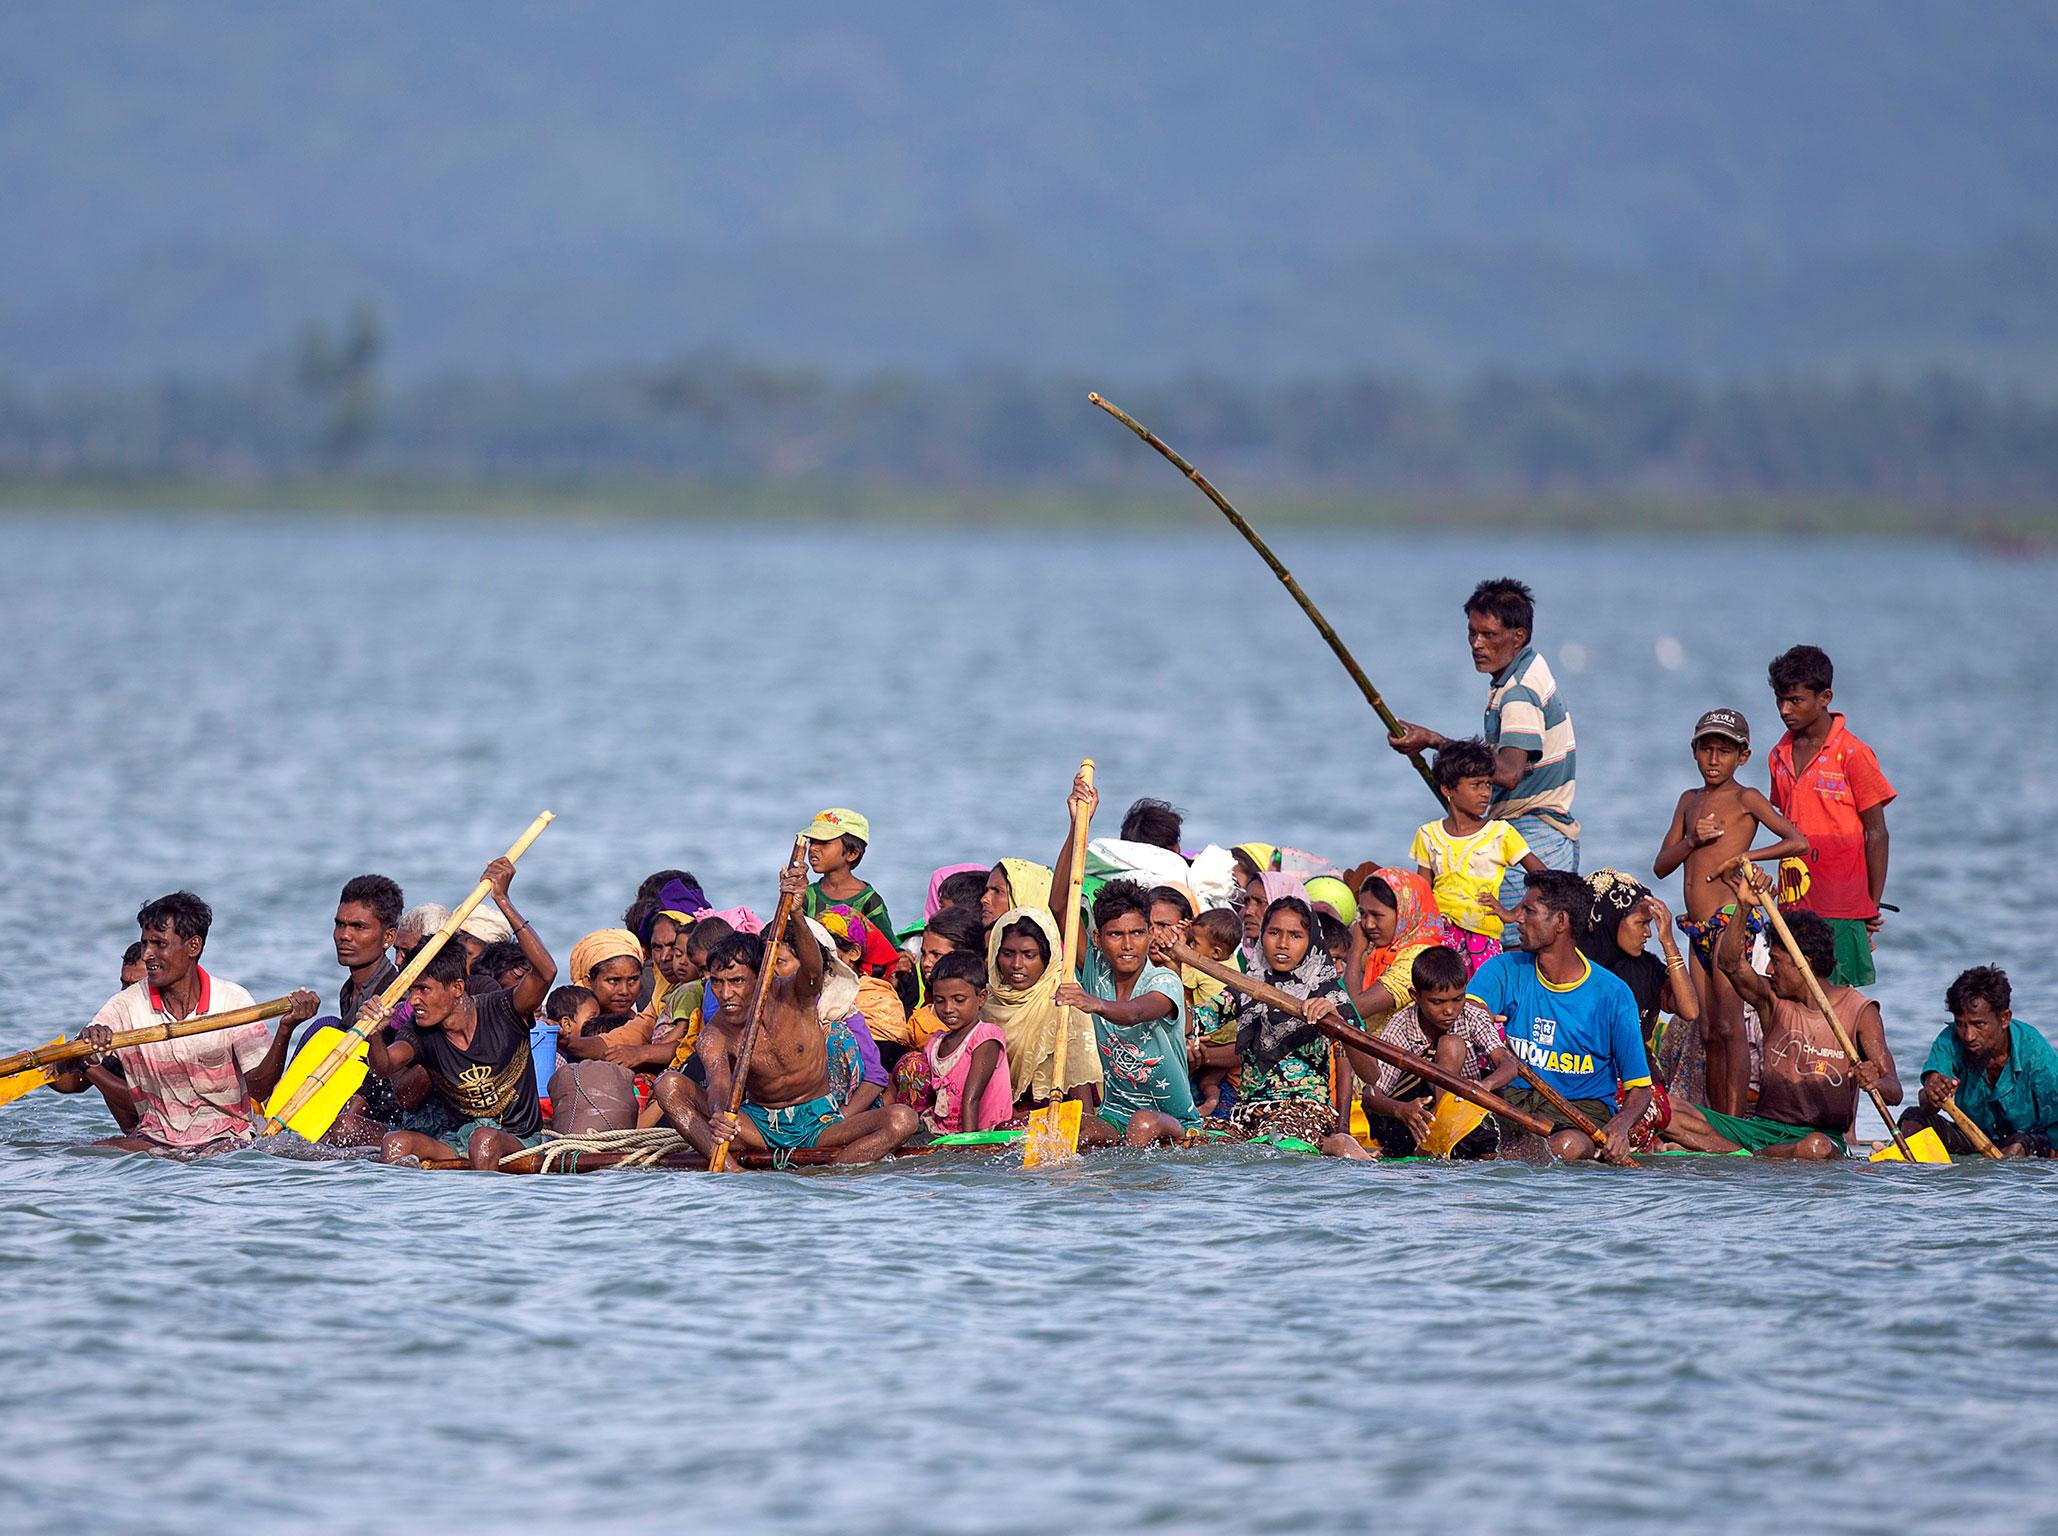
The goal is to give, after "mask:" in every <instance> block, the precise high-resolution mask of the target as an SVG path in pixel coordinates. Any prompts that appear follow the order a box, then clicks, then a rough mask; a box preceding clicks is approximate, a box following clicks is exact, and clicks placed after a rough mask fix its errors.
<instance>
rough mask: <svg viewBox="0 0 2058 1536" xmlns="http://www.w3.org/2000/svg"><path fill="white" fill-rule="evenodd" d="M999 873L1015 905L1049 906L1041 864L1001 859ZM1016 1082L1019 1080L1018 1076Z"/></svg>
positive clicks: (1047, 873)
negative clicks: (1004, 880) (1006, 883)
mask: <svg viewBox="0 0 2058 1536" xmlns="http://www.w3.org/2000/svg"><path fill="white" fill-rule="evenodd" d="M1000 869H1001V874H1002V875H1004V876H1005V877H1006V879H1007V882H1008V899H1009V900H1010V901H1012V902H1013V903H1014V904H1015V905H1016V906H1017V907H1026V908H1029V909H1031V910H1034V909H1035V908H1037V907H1045V908H1047V907H1049V906H1050V882H1051V872H1050V870H1049V869H1048V868H1046V867H1045V866H1044V865H1041V864H1034V863H1031V862H1030V861H1029V860H1028V859H1002V860H1001V861H1000ZM1015 1081H1016V1082H1018V1083H1019V1082H1020V1081H1021V1079H1020V1078H1019V1077H1018V1078H1016V1079H1015Z"/></svg>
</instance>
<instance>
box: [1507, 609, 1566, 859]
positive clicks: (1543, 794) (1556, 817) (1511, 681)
mask: <svg viewBox="0 0 2058 1536" xmlns="http://www.w3.org/2000/svg"><path fill="white" fill-rule="evenodd" d="M1486 740H1487V744H1488V745H1489V746H1491V747H1492V748H1493V749H1494V750H1495V751H1499V750H1500V749H1501V748H1503V747H1515V748H1517V749H1519V750H1520V751H1522V752H1524V753H1527V754H1528V757H1529V771H1528V772H1526V773H1524V774H1523V775H1522V782H1521V783H1519V784H1517V785H1516V786H1515V787H1514V788H1513V789H1496V790H1495V791H1494V797H1493V815H1494V816H1495V817H1496V818H1498V819H1499V820H1501V821H1513V820H1514V819H1515V818H1516V817H1517V816H1523V815H1531V814H1537V813H1541V814H1543V815H1545V816H1547V817H1548V818H1549V819H1550V820H1552V821H1553V822H1557V823H1561V824H1562V825H1563V828H1564V831H1565V835H1566V836H1568V837H1578V836H1579V823H1578V822H1577V821H1575V820H1573V818H1572V790H1573V775H1574V772H1575V770H1576V769H1577V767H1578V762H1579V753H1578V750H1577V748H1576V747H1575V746H1574V744H1573V740H1572V714H1571V712H1570V711H1569V710H1567V709H1566V708H1565V701H1564V699H1563V698H1561V697H1560V696H1559V693H1558V680H1557V679H1556V678H1554V677H1552V676H1551V668H1550V663H1549V662H1547V661H1545V660H1544V659H1543V657H1542V656H1541V655H1540V654H1539V653H1538V652H1537V650H1536V647H1534V646H1529V645H1525V646H1524V647H1523V648H1522V650H1521V652H1520V653H1519V654H1518V655H1517V656H1516V657H1515V659H1514V660H1513V661H1511V662H1509V663H1508V665H1507V667H1506V669H1505V670H1503V671H1501V672H1498V673H1496V674H1495V675H1494V679H1493V686H1492V687H1491V688H1490V689H1489V690H1488V692H1487V695H1486Z"/></svg>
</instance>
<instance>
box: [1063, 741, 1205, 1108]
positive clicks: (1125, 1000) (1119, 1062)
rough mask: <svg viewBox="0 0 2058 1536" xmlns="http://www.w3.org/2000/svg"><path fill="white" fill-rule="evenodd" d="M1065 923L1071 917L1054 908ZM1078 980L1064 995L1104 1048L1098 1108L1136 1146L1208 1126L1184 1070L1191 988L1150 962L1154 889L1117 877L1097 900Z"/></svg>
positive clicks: (1078, 801) (1081, 793) (1079, 789)
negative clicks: (1203, 1123)
mask: <svg viewBox="0 0 2058 1536" xmlns="http://www.w3.org/2000/svg"><path fill="white" fill-rule="evenodd" d="M1099 800H1100V796H1099V795H1098V794H1097V793H1096V792H1095V790H1094V788H1093V786H1092V785H1091V784H1089V783H1087V782H1086V781H1085V780H1084V779H1077V780H1075V781H1074V782H1073V785H1072V795H1071V799H1070V801H1069V802H1068V804H1069V805H1073V806H1078V805H1083V806H1085V808H1086V810H1087V813H1088V814H1089V815H1091V814H1092V811H1093V807H1094V806H1095V805H1096V804H1098V803H1099ZM1071 873H1072V840H1071V839H1070V838H1069V837H1068V838H1066V839H1065V846H1064V849H1063V851H1062V852H1060V853H1059V855H1058V857H1057V861H1056V863H1055V865H1054V866H1053V878H1052V880H1051V891H1052V901H1053V902H1054V903H1062V902H1063V901H1064V900H1065V893H1066V892H1067V891H1069V890H1070V889H1071V884H1070V881H1071ZM1052 912H1053V914H1054V915H1055V916H1056V917H1057V919H1058V925H1059V927H1060V929H1062V928H1063V926H1064V919H1065V914H1064V913H1063V912H1062V911H1059V910H1058V908H1057V906H1056V905H1053V907H1052ZM1082 947H1083V949H1084V950H1085V953H1084V954H1083V955H1082V956H1080V963H1079V969H1078V976H1079V980H1078V981H1076V982H1073V981H1067V982H1064V983H1061V984H1060V985H1059V987H1058V990H1057V998H1056V1001H1057V1003H1058V1006H1059V1007H1061V1008H1077V1009H1079V1010H1080V1011H1081V1012H1084V1013H1090V1014H1092V1015H1093V1027H1094V1035H1095V1038H1096V1039H1097V1040H1098V1042H1099V1045H1100V1061H1101V1071H1102V1074H1103V1076H1104V1079H1105V1080H1104V1081H1103V1083H1102V1085H1101V1103H1100V1108H1099V1109H1098V1110H1096V1111H1095V1113H1096V1114H1098V1115H1099V1116H1100V1118H1101V1119H1103V1120H1105V1121H1106V1122H1107V1123H1108V1124H1109V1125H1110V1126H1112V1127H1113V1128H1114V1129H1115V1130H1116V1131H1118V1132H1120V1133H1121V1135H1122V1139H1123V1140H1124V1141H1126V1142H1127V1143H1128V1144H1129V1145H1130V1146H1132V1147H1148V1146H1151V1145H1153V1144H1154V1143H1157V1142H1162V1141H1178V1140H1181V1139H1183V1138H1184V1136H1185V1135H1186V1133H1187V1132H1188V1131H1191V1130H1194V1129H1197V1128H1198V1127H1199V1125H1200V1120H1201V1117H1200V1111H1199V1110H1197V1109H1195V1108H1194V1103H1193V1084H1192V1082H1191V1081H1190V1080H1189V1078H1188V1077H1187V1072H1186V988H1185V987H1184V986H1183V985H1182V984H1181V983H1180V980H1179V977H1178V975H1177V974H1176V973H1175V972H1172V971H1168V970H1166V969H1165V967H1163V966H1162V965H1154V964H1152V963H1151V959H1150V893H1149V892H1148V891H1146V890H1145V889H1144V888H1143V887H1142V886H1140V885H1138V884H1137V883H1136V882H1135V881H1134V880H1110V881H1108V882H1107V884H1105V885H1103V886H1102V887H1101V888H1100V890H1099V891H1097V892H1096V893H1095V894H1094V898H1093V936H1092V937H1091V938H1090V939H1088V940H1087V941H1086V943H1085V944H1084V945H1083V946H1082Z"/></svg>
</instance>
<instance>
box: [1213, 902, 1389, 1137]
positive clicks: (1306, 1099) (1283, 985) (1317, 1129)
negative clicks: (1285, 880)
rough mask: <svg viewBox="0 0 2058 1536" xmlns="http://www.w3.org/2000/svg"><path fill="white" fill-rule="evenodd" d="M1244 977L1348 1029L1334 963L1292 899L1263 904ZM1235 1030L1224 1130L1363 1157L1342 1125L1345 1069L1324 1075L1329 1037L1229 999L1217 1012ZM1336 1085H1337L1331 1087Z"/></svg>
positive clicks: (1266, 1008)
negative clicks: (1237, 1071)
mask: <svg viewBox="0 0 2058 1536" xmlns="http://www.w3.org/2000/svg"><path fill="white" fill-rule="evenodd" d="M1258 952H1259V963H1258V966H1257V968H1256V969H1255V970H1253V972H1252V974H1253V975H1254V976H1256V977H1257V978H1259V979H1261V980H1263V981H1265V982H1266V983H1268V984H1269V985H1271V986H1273V987H1276V988H1277V989H1278V990H1280V991H1281V992H1284V993H1285V994H1286V995H1287V996H1289V997H1294V998H1298V999H1300V1000H1301V1001H1302V1002H1303V1003H1307V1004H1309V1005H1311V1007H1312V1010H1313V1012H1314V1014H1315V1016H1316V1017H1327V1018H1331V1019H1335V1020H1338V1021H1340V1022H1349V1023H1352V1024H1356V1023H1357V1020H1356V1018H1355V1016H1354V1015H1353V1014H1352V1013H1351V1011H1350V998H1349V995H1348V994H1347V993H1346V992H1345V991H1344V986H1343V981H1342V978H1340V977H1339V976H1338V975H1337V973H1336V962H1335V961H1333V960H1331V959H1330V958H1329V952H1328V951H1327V950H1325V949H1324V948H1323V947H1322V946H1321V944H1320V943H1318V942H1317V941H1316V928H1315V913H1314V909H1313V908H1312V907H1310V906H1309V905H1308V903H1307V902H1306V901H1305V900H1304V899H1303V898H1301V897H1299V896H1281V897H1277V898H1275V899H1274V900H1272V901H1271V902H1269V903H1268V904H1267V905H1266V907H1265V911H1264V916H1263V918H1262V920H1261V922H1260V924H1259V935H1258ZM1223 1022H1224V1023H1225V1024H1230V1023H1233V1024H1234V1025H1235V1026H1236V1053H1237V1058H1238V1060H1239V1062H1240V1063H1241V1065H1242V1068H1243V1080H1242V1084H1241V1087H1240V1088H1239V1091H1238V1094H1237V1100H1236V1108H1235V1109H1233V1110H1231V1111H1230V1113H1229V1123H1230V1125H1231V1126H1232V1127H1234V1129H1235V1130H1236V1132H1237V1134H1238V1135H1240V1136H1243V1137H1245V1138H1256V1137H1261V1136H1262V1137H1268V1138H1278V1139H1284V1140H1293V1141H1303V1142H1307V1143H1309V1144H1310V1145H1312V1146H1316V1147H1319V1148H1320V1149H1321V1150H1322V1151H1323V1152H1325V1153H1328V1154H1329V1155H1331V1156H1334V1157H1360V1158H1361V1157H1364V1156H1366V1155H1367V1154H1366V1152H1365V1149H1364V1148H1363V1147H1361V1146H1359V1145H1358V1144H1357V1142H1355V1141H1353V1140H1352V1139H1351V1136H1350V1132H1349V1128H1348V1127H1349V1122H1348V1120H1347V1119H1346V1118H1345V1117H1346V1116H1347V1115H1348V1114H1349V1112H1350V1091H1349V1090H1350V1069H1349V1068H1348V1067H1344V1068H1343V1069H1342V1070H1341V1071H1338V1072H1334V1073H1332V1071H1331V1067H1330V1054H1331V1052H1330V1044H1329V1037H1328V1036H1326V1035H1324V1034H1322V1033H1321V1032H1320V1031H1318V1030H1317V1029H1316V1028H1315V1027H1314V1025H1313V1024H1312V1023H1311V1022H1309V1021H1308V1020H1307V1019H1303V1018H1297V1017H1295V1016H1294V1015H1293V1014H1291V1013H1288V1012H1286V1011H1285V1010H1284V1009H1282V1008H1278V1007H1275V1006H1274V1005H1273V1004H1271V1003H1262V1002H1259V1001H1258V1000H1257V999H1256V998H1253V997H1248V996H1245V995H1244V994H1242V993H1237V994H1236V996H1235V999H1234V1001H1232V1002H1230V1003H1229V1004H1228V1005H1227V1006H1226V1008H1225V1010H1224V1013H1223ZM1337 1079H1341V1083H1340V1084H1339V1082H1338V1081H1337Z"/></svg>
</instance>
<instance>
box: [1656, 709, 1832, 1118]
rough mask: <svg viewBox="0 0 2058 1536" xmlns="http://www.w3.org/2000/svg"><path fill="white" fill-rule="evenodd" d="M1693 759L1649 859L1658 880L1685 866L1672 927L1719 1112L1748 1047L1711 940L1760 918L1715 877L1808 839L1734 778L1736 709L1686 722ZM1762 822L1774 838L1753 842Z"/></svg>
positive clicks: (1744, 741)
mask: <svg viewBox="0 0 2058 1536" xmlns="http://www.w3.org/2000/svg"><path fill="white" fill-rule="evenodd" d="M1693 753H1694V766H1695V767H1696V768H1698V769H1699V770H1700V773H1701V787H1700V788H1699V789H1690V790H1688V791H1687V792H1686V793H1685V794H1683V795H1681V796H1680V797H1679V804H1678V805H1677V806H1676V807H1675V808H1674V809H1673V812H1672V825H1671V826H1670V827H1669V828H1667V830H1666V833H1665V844H1664V846H1663V847H1661V848H1660V849H1659V850H1658V859H1657V862H1656V863H1655V864H1653V865H1652V866H1651V868H1652V870H1653V872H1654V873H1656V875H1657V876H1658V878H1659V879H1660V880H1662V879H1664V878H1665V877H1666V876H1667V875H1669V874H1671V873H1672V872H1673V871H1674V870H1675V869H1678V868H1679V867H1680V866H1681V865H1682V864H1683V865H1685V866H1686V873H1685V876H1684V884H1685V887H1686V888H1685V890H1684V891H1683V892H1682V893H1681V894H1682V895H1683V896H1684V897H1685V900H1684V901H1683V902H1682V903H1681V904H1680V910H1681V911H1682V912H1683V913H1684V914H1685V915H1684V916H1683V917H1681V918H1680V920H1679V929H1680V932H1682V933H1684V934H1686V935H1687V937H1688V938H1690V939H1691V940H1692V941H1693V944H1692V950H1693V957H1694V961H1695V962H1696V965H1695V974H1694V981H1695V983H1696V985H1697V986H1698V987H1699V988H1700V993H1701V996H1702V997H1704V998H1706V999H1707V1000H1708V1006H1707V1009H1706V1011H1705V1013H1704V1014H1703V1016H1702V1017H1703V1019H1704V1021H1705V1022H1704V1024H1703V1036H1704V1039H1705V1041H1706V1044H1707V1052H1708V1103H1709V1105H1710V1107H1712V1108H1714V1109H1716V1110H1719V1111H1720V1112H1721V1113H1723V1114H1726V1115H1741V1114H1743V1113H1744V1112H1745V1108H1746V1106H1745V1104H1744V1098H1745V1095H1746V1094H1747V1093H1748V1092H1749V1089H1750V1082H1751V1056H1750V1048H1749V1045H1748V1043H1747V1042H1746V1040H1745V1038H1744V1007H1743V1003H1742V1001H1741V1000H1740V999H1739V998H1738V997H1737V994H1736V989H1735V988H1734V987H1732V986H1731V985H1730V984H1729V979H1728V978H1727V977H1726V976H1724V975H1723V974H1722V973H1721V971H1720V970H1719V969H1718V968H1717V966H1716V964H1715V947H1716V942H1717V941H1718V940H1719V939H1720V938H1721V937H1722V930H1723V929H1724V928H1726V927H1727V926H1728V925H1729V924H1730V923H1731V922H1733V921H1747V922H1748V923H1749V925H1750V929H1749V931H1750V932H1752V933H1756V932H1757V931H1758V929H1759V927H1760V926H1761V925H1762V922H1763V919H1761V918H1760V917H1759V916H1758V912H1757V909H1756V908H1753V909H1752V910H1751V911H1750V912H1748V913H1746V914H1742V915H1741V916H1739V914H1738V911H1737V908H1736V905H1735V903H1733V902H1731V903H1727V904H1725V902H1724V899H1723V898H1724V897H1725V895H1727V894H1728V889H1729V888H1728V887H1727V886H1725V885H1723V884H1721V883H1720V882H1719V881H1717V880H1716V879H1715V876H1716V874H1717V872H1718V871H1720V870H1721V869H1722V868H1723V866H1724V865H1726V864H1728V863H1729V862H1730V861H1731V860H1732V859H1734V858H1736V857H1737V855H1739V854H1743V853H1748V854H1749V855H1750V856H1751V858H1752V859H1753V860H1759V861H1763V862H1767V863H1770V864H1773V865H1777V864H1778V863H1779V861H1780V860H1781V859H1783V858H1786V857H1787V856H1788V855H1790V854H1804V853H1806V852H1807V851H1808V840H1807V839H1806V838H1804V837H1803V836H1801V834H1800V833H1799V832H1798V831H1796V830H1795V828H1794V824H1793V823H1792V822H1790V821H1788V820H1787V819H1786V818H1785V817H1784V816H1782V815H1780V814H1779V812H1778V811H1776V810H1774V809H1773V808H1772V802H1771V801H1770V800H1767V799H1766V798H1765V797H1764V796H1763V795H1761V794H1759V793H1758V791H1757V790H1755V789H1749V788H1746V787H1745V786H1744V785H1742V784H1739V783H1737V781H1736V774H1737V770H1738V769H1739V768H1741V767H1743V765H1744V764H1745V763H1747V762H1749V761H1750V760H1751V723H1750V722H1749V721H1748V720H1746V719H1745V718H1744V717H1743V714H1742V712H1741V711H1739V710H1734V709H1711V710H1709V711H1708V712H1707V713H1706V714H1705V715H1703V716H1701V718H1700V720H1699V721H1698V722H1697V723H1696V724H1695V726H1694V735H1693ZM1760 826H1764V827H1768V828H1770V829H1771V830H1772V832H1773V834H1774V835H1775V836H1777V837H1778V839H1779V841H1778V842H1776V843H1771V844H1768V845H1767V846H1765V847H1763V848H1753V847H1752V846H1751V844H1752V843H1753V842H1754V841H1756V839H1757V836H1758V828H1759V827H1760Z"/></svg>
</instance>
